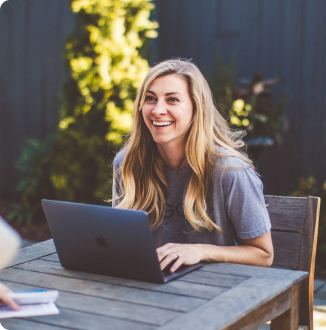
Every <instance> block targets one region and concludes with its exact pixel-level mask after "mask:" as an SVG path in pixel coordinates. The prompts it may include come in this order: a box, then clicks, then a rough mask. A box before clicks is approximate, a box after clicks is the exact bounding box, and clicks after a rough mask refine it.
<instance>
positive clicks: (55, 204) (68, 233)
mask: <svg viewBox="0 0 326 330" xmlns="http://www.w3.org/2000/svg"><path fill="white" fill-rule="evenodd" d="M42 205H43V209H44V212H45V216H46V219H47V221H48V224H49V228H50V231H51V234H52V237H53V241H54V244H55V247H56V250H57V253H58V256H59V259H60V263H61V265H62V266H63V267H64V268H66V269H71V270H78V271H83V272H90V273H96V274H102V275H110V276H115V277H123V278H129V279H134V280H140V281H146V282H154V283H166V282H169V281H171V280H173V279H176V278H178V277H180V276H182V275H185V274H187V273H189V272H191V271H193V270H195V269H198V268H200V267H202V266H203V264H201V263H199V264H195V265H191V266H181V267H180V269H178V270H177V271H175V272H174V273H172V272H170V271H169V269H164V270H163V271H161V269H160V263H159V261H158V257H157V253H156V245H155V240H154V236H153V234H152V231H151V228H150V225H149V220H148V215H147V213H146V212H145V211H135V210H123V209H115V208H112V207H108V206H98V205H88V204H80V203H71V202H61V201H54V200H46V199H43V200H42Z"/></svg>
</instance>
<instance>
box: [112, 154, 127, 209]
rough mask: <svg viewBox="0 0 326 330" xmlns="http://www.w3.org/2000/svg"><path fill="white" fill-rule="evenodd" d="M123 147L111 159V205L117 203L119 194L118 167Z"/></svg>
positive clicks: (120, 162)
mask: <svg viewBox="0 0 326 330" xmlns="http://www.w3.org/2000/svg"><path fill="white" fill-rule="evenodd" d="M124 155H125V149H122V150H121V151H119V152H118V153H117V155H116V157H115V158H114V160H113V184H112V207H116V206H117V205H118V204H119V200H118V196H119V195H120V194H121V184H122V182H121V173H120V169H121V166H122V163H123V159H124Z"/></svg>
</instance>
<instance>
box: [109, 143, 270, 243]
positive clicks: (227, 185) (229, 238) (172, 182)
mask: <svg viewBox="0 0 326 330" xmlns="http://www.w3.org/2000/svg"><path fill="white" fill-rule="evenodd" d="M124 154H125V149H122V150H121V151H120V152H119V153H118V154H117V155H116V157H115V159H114V162H113V165H114V169H117V168H120V167H121V165H122V162H123V158H124ZM223 159H224V164H225V165H226V166H227V167H231V168H230V169H227V170H226V171H225V172H224V175H223V176H222V173H223V170H222V168H221V167H218V166H217V167H216V168H215V169H214V170H213V174H212V181H211V184H210V187H209V190H208V195H207V196H208V197H207V200H206V203H207V206H208V212H209V215H210V218H211V219H212V220H213V221H214V222H215V223H216V224H217V225H218V226H219V227H220V228H222V230H223V233H220V232H218V231H217V230H214V231H212V232H210V231H209V230H207V229H202V230H201V231H200V232H194V230H193V228H192V226H191V225H190V223H189V222H188V220H187V219H186V218H185V216H184V212H183V200H184V196H185V194H186V190H187V187H188V184H189V180H190V176H191V173H192V170H191V168H190V166H189V165H187V166H185V167H183V168H181V169H179V170H174V169H171V168H168V167H166V170H165V174H166V177H167V180H168V183H169V196H168V197H167V199H166V209H165V215H164V219H163V222H162V224H161V225H160V226H159V227H158V228H156V229H155V230H153V234H154V237H155V241H156V245H157V246H158V247H159V246H162V245H164V244H166V243H169V242H172V243H203V244H214V245H220V246H229V245H235V244H236V241H237V238H240V239H249V238H254V237H258V236H261V235H263V234H265V233H267V232H269V231H270V229H271V223H270V219H269V215H268V212H267V209H266V206H265V200H264V195H263V184H262V182H261V180H260V179H259V177H258V176H257V175H256V173H255V172H254V171H253V169H252V168H251V167H249V165H248V164H246V163H245V162H244V161H242V160H240V159H239V158H237V157H224V158H223ZM217 163H218V164H222V160H218V161H217ZM235 167H237V168H236V169H235ZM221 178H222V180H221ZM118 185H119V182H117V186H118ZM117 188H118V187H116V186H114V187H113V196H116V189H117ZM114 206H115V203H113V207H114Z"/></svg>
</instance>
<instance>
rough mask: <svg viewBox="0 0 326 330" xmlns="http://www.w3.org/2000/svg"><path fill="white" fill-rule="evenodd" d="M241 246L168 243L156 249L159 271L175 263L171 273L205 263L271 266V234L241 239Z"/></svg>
mask: <svg viewBox="0 0 326 330" xmlns="http://www.w3.org/2000/svg"><path fill="white" fill-rule="evenodd" d="M242 242H243V245H237V246H216V245H211V244H176V243H168V244H165V245H163V246H161V247H160V248H158V249H157V254H158V258H159V261H160V263H161V269H164V268H165V267H166V266H167V265H169V264H170V263H171V262H173V261H175V262H174V264H173V266H172V267H171V271H172V272H174V271H176V270H177V269H178V268H179V267H180V266H181V265H193V264H196V263H198V262H200V261H205V262H232V263H239V264H246V265H254V266H265V267H268V266H271V264H272V262H273V257H274V251H273V244H272V238H271V233H270V232H268V233H266V234H264V235H262V236H259V237H255V238H251V239H245V240H244V239H243V240H242Z"/></svg>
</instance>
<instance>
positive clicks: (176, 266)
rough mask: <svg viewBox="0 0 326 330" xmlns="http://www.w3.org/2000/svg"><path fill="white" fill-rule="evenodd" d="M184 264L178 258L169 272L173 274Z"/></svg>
mask: <svg viewBox="0 0 326 330" xmlns="http://www.w3.org/2000/svg"><path fill="white" fill-rule="evenodd" d="M183 263H184V261H183V259H182V258H178V259H177V261H176V262H175V263H174V264H173V265H172V267H171V268H170V271H171V272H172V273H174V272H175V271H176V270H178V269H179V267H180V266H182V265H183Z"/></svg>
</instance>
